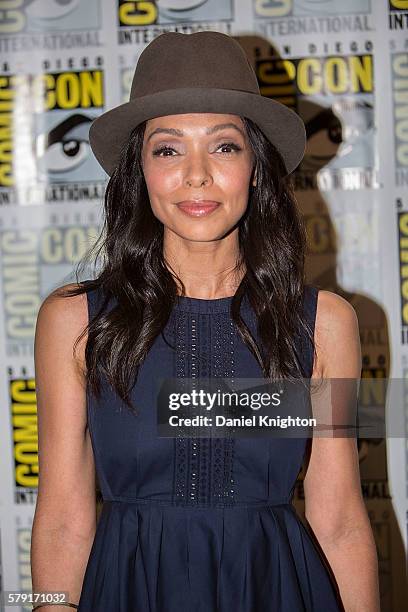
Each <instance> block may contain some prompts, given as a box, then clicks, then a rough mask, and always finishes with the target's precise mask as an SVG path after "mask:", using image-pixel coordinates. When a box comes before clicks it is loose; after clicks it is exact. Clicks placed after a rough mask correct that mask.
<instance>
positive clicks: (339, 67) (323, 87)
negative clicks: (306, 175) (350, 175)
mask: <svg viewBox="0 0 408 612" xmlns="http://www.w3.org/2000/svg"><path fill="white" fill-rule="evenodd" d="M254 65H255V71H256V74H257V78H258V83H259V88H260V91H261V94H262V95H263V96H266V97H270V98H273V99H275V100H278V101H280V102H281V103H283V104H285V105H286V106H288V107H289V108H291V109H292V110H294V111H296V112H297V113H298V114H299V115H301V116H302V118H303V115H305V116H304V122H305V126H306V133H307V140H308V146H307V151H306V153H305V157H304V159H303V160H302V165H301V167H302V171H304V172H310V173H311V174H313V175H315V174H316V172H317V171H319V170H320V169H321V168H323V166H326V167H328V166H329V165H330V169H331V170H334V169H335V168H337V169H340V168H341V169H344V168H348V169H350V168H356V169H358V168H372V167H374V165H375V160H374V159H373V156H372V150H373V139H374V133H375V124H374V117H373V115H374V100H373V99H374V96H373V92H374V82H373V78H374V77H373V55H372V54H371V53H369V52H367V53H361V54H359V55H357V54H356V55H353V54H351V55H348V56H347V55H344V56H336V55H331V56H327V57H317V56H313V57H310V56H309V57H298V58H290V59H288V58H286V59H285V58H279V57H273V56H270V57H268V56H266V57H265V56H260V57H259V56H258V57H256V58H255V62H254ZM312 101H314V102H312ZM307 107H309V108H307ZM312 107H314V108H312ZM340 118H342V119H343V120H344V124H345V125H347V126H348V130H347V133H344V130H343V129H342V125H341V120H340ZM346 140H347V143H346ZM345 144H347V151H345V147H344V148H343V151H342V155H341V156H340V155H337V152H338V149H339V147H340V146H341V145H345Z"/></svg>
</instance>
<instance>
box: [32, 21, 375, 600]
mask: <svg viewBox="0 0 408 612" xmlns="http://www.w3.org/2000/svg"><path fill="white" fill-rule="evenodd" d="M90 141H91V146H92V148H93V151H94V153H95V155H96V157H97V159H98V160H99V161H100V163H101V164H102V166H103V167H104V168H105V170H106V171H107V173H108V174H110V175H111V178H110V181H109V184H108V187H107V190H106V196H105V227H104V232H103V235H104V242H103V252H104V257H105V259H104V264H103V266H102V270H101V271H100V273H99V275H98V277H97V279H96V280H95V281H87V282H85V283H79V284H78V285H75V284H72V285H69V286H66V287H64V288H63V290H62V291H61V290H57V291H55V292H53V293H52V294H51V295H50V296H48V297H47V299H46V300H45V301H44V302H43V304H42V306H41V309H40V312H39V315H38V321H37V329H36V339H35V362H36V382H37V401H38V425H39V448H40V484H39V493H38V501H37V507H36V514H35V520H34V525H33V537H32V577H33V587H34V588H33V590H34V591H41V590H42V591H49V590H53V589H58V590H64V591H67V592H68V593H69V601H70V605H71V606H72V607H78V610H80V611H81V612H90V611H91V610H92V612H99V611H104V612H105V611H109V612H110V611H112V612H116V611H120V612H125V611H126V612H128V611H129V612H130V611H135V612H136V611H137V612H145V611H146V612H148V611H149V612H153V611H154V612H164V611H166V612H175V611H177V612H179V611H188V612H191V611H193V610H194V611H198V610H200V611H201V610H202V611H205V612H215V611H220V612H231V611H234V612H254V611H256V612H272V611H274V612H277V611H279V612H294V611H298V610H299V611H300V610H307V611H308V612H309V611H313V612H314V611H319V612H320V611H323V610H324V611H325V612H330V611H337V610H341V609H343V607H342V606H344V609H345V610H347V612H352V611H354V610H355V611H356V612H357V611H358V612H361V611H362V610H364V611H366V612H377V611H378V610H379V596H378V582H377V560H376V552H375V545H374V540H373V536H372V532H371V528H370V524H369V520H368V517H367V513H366V510H365V506H364V503H363V500H362V497H361V490H360V481H359V469H358V457H357V451H356V443H355V439H353V438H335V439H334V438H330V439H328V438H325V437H322V438H318V437H316V438H313V443H312V444H311V448H309V450H308V452H309V454H310V456H309V457H308V459H309V461H308V466H307V472H306V476H305V479H304V489H305V496H306V519H307V521H308V524H309V525H310V531H309V530H307V529H306V527H305V526H304V525H303V524H302V523H301V521H300V519H299V517H298V515H297V514H296V512H295V510H294V507H293V505H292V503H291V501H292V496H293V488H294V485H295V482H296V478H297V476H298V474H299V471H300V469H301V467H302V462H303V460H304V459H305V458H306V456H307V453H306V451H307V446H306V442H307V440H306V438H305V437H303V438H302V437H299V438H293V437H292V438H290V437H283V436H282V437H276V438H268V437H263V438H257V439H254V438H251V437H247V438H245V437H244V438H236V437H234V436H233V435H230V434H227V435H225V436H224V437H218V438H211V437H200V438H192V437H188V436H183V435H177V436H175V437H167V438H165V437H160V436H158V435H157V429H156V426H157V412H156V408H157V400H158V396H157V391H158V386H157V381H158V379H162V378H171V377H175V378H177V379H180V380H184V382H185V384H187V382H188V380H187V379H190V378H191V379H199V378H200V377H201V378H202V379H204V378H206V377H210V378H217V377H225V378H227V379H228V380H229V379H236V378H260V379H263V378H265V377H271V378H274V377H281V376H284V377H289V378H291V377H293V378H297V377H312V378H314V379H320V378H352V379H353V378H354V379H358V378H359V376H360V368H361V363H360V362H361V355H360V347H359V334H358V325H357V319H356V315H355V312H354V310H353V308H352V307H351V306H350V305H349V304H348V303H347V302H346V301H345V300H344V299H342V298H340V297H339V296H337V295H335V294H333V293H331V292H328V291H318V290H317V288H316V287H313V286H311V285H306V286H305V285H304V282H303V278H304V253H305V234H304V228H303V225H302V222H301V217H300V214H299V211H298V209H297V205H296V200H295V198H294V196H293V193H292V191H291V187H290V183H289V181H288V180H287V178H286V176H287V175H288V174H290V172H291V171H292V170H293V169H294V168H295V167H296V166H297V165H298V163H299V162H300V160H301V158H302V156H303V153H304V148H305V130H304V125H303V123H302V122H301V120H300V118H299V117H298V116H297V115H296V114H295V113H294V112H293V111H291V110H289V109H287V108H286V107H284V106H283V105H281V104H279V103H278V102H276V101H273V100H269V99H266V98H262V97H261V96H260V94H259V89H258V85H257V82H256V77H255V74H254V72H253V70H252V68H251V67H250V65H249V63H248V61H247V59H246V56H245V54H244V52H243V50H242V49H241V47H240V46H239V44H238V43H237V42H236V41H234V40H233V39H232V38H230V37H229V36H227V35H224V34H219V33H216V32H199V33H195V34H191V35H184V34H179V33H166V34H162V35H161V36H159V37H157V38H156V39H155V40H154V41H153V42H152V43H150V45H148V46H147V47H146V49H145V50H144V51H143V53H142V55H141V56H140V58H139V61H138V64H137V67H136V72H135V76H134V80H133V84H132V90H131V96H130V101H129V102H128V103H126V104H123V105H121V106H120V107H117V108H116V109H112V110H110V111H108V112H107V113H105V114H104V115H102V116H101V117H99V118H98V119H96V120H95V122H94V123H93V125H92V127H91V131H90ZM85 293H86V296H85ZM67 297H69V299H66V298H67ZM88 323H89V326H88ZM81 331H83V333H82V334H81ZM314 341H316V347H315V346H314ZM73 348H74V349H75V352H74V356H73ZM186 389H189V387H188V386H187V387H186ZM87 392H88V393H87ZM57 397H58V401H57ZM61 398H62V401H61ZM310 442H311V441H310ZM95 471H96V473H97V475H98V480H99V484H100V486H101V492H102V496H103V500H104V504H103V508H102V514H101V516H100V519H99V521H98V523H97V527H96V516H95V495H94V492H95ZM62 475H63V478H62V477H61V476H62ZM95 530H96V532H95ZM336 583H337V584H336ZM48 608H49V609H50V610H51V609H52V610H55V609H58V606H52V607H51V606H48V605H44V607H42V608H41V610H43V611H44V612H46V611H47V610H48Z"/></svg>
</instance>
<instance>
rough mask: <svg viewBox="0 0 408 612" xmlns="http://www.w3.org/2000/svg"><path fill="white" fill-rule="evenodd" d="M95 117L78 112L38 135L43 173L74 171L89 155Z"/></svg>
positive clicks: (39, 156) (37, 140)
mask: <svg viewBox="0 0 408 612" xmlns="http://www.w3.org/2000/svg"><path fill="white" fill-rule="evenodd" d="M92 120H93V118H92V117H88V116H87V115H83V114H80V113H76V114H74V115H70V116H69V117H67V119H65V120H64V121H62V122H61V123H58V124H57V125H56V126H54V127H53V128H52V129H51V130H50V131H49V132H44V133H42V134H39V135H38V136H37V139H36V156H37V159H38V164H39V169H40V171H41V172H42V173H43V174H48V173H49V174H51V175H53V174H54V175H55V174H57V173H67V172H70V171H72V170H73V169H75V168H77V167H78V166H80V165H81V164H82V163H83V162H84V161H85V160H86V159H87V158H88V156H89V151H90V147H89V125H90V123H91V122H92Z"/></svg>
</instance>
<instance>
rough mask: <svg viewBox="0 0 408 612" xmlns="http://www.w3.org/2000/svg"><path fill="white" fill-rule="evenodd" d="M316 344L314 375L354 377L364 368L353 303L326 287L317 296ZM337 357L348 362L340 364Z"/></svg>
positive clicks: (317, 376) (319, 376)
mask: <svg viewBox="0 0 408 612" xmlns="http://www.w3.org/2000/svg"><path fill="white" fill-rule="evenodd" d="M315 344H316V359H315V362H314V368H313V376H312V377H313V378H321V377H323V378H329V377H333V378H334V377H345V378H347V377H355V376H357V375H358V374H357V371H358V373H359V372H360V371H361V354H360V353H359V350H360V335H359V325H358V318H357V313H356V311H355V309H354V308H353V306H352V305H351V304H350V302H348V301H347V300H346V299H344V298H343V297H341V296H340V295H338V294H337V293H334V292H332V291H327V290H325V289H320V290H319V293H318V297H317V311H316V321H315ZM347 357H349V358H350V360H349V361H348V359H347ZM338 359H344V360H345V361H344V363H343V364H339V363H336V360H338ZM347 362H348V366H347Z"/></svg>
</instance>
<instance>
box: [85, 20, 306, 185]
mask: <svg viewBox="0 0 408 612" xmlns="http://www.w3.org/2000/svg"><path fill="white" fill-rule="evenodd" d="M180 113H223V114H232V115H241V116H244V117H248V118H249V119H252V120H253V121H254V122H255V123H256V124H257V125H258V126H259V127H260V128H261V130H262V131H263V132H264V134H265V136H266V137H267V138H268V139H269V140H270V141H271V142H272V144H273V145H275V147H276V148H277V149H278V151H279V152H280V153H281V155H282V157H283V160H284V162H285V166H286V171H287V174H290V173H291V172H292V171H293V170H294V169H295V168H296V167H297V166H298V165H299V163H300V161H301V160H302V158H303V155H304V152H305V147H306V130H305V125H304V123H303V121H302V119H301V118H300V117H299V115H297V114H296V113H295V112H294V111H293V110H291V109H290V108H288V107H286V106H285V105H284V104H282V103H280V102H278V101H276V100H272V99H270V98H266V97H264V96H262V95H261V94H260V91H259V86H258V81H257V78H256V75H255V72H254V70H253V68H252V66H251V64H250V63H249V60H248V58H247V56H246V54H245V51H244V50H243V48H242V47H241V45H240V44H239V43H238V42H237V41H236V40H234V39H233V38H232V37H231V36H229V35H228V34H222V33H220V32H213V31H202V32H195V33H193V34H182V33H180V32H165V33H164V34H160V35H159V36H157V37H156V38H155V39H154V40H152V42H151V43H149V44H148V45H147V46H146V47H145V49H144V50H143V52H142V53H141V54H140V57H139V59H138V62H137V65H136V69H135V73H134V76H133V81H132V87H131V91H130V99H129V102H126V103H124V104H121V105H119V106H116V107H115V108H112V109H111V110H108V111H106V112H105V113H103V114H102V115H100V116H99V117H97V118H96V119H95V120H94V121H93V122H92V124H91V127H90V130H89V142H90V145H91V148H92V151H93V152H94V154H95V157H96V159H97V160H98V162H99V163H100V164H101V166H102V167H103V169H104V170H105V172H106V173H107V174H108V175H111V174H112V172H113V171H114V169H115V167H116V165H117V163H118V161H119V155H120V151H121V148H122V146H123V144H124V143H125V142H126V141H127V140H128V138H129V136H130V132H131V131H132V130H133V128H135V127H136V126H137V125H138V124H139V123H141V122H142V121H145V120H147V119H153V118H154V117H162V116H164V115H177V114H180Z"/></svg>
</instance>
